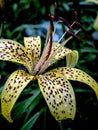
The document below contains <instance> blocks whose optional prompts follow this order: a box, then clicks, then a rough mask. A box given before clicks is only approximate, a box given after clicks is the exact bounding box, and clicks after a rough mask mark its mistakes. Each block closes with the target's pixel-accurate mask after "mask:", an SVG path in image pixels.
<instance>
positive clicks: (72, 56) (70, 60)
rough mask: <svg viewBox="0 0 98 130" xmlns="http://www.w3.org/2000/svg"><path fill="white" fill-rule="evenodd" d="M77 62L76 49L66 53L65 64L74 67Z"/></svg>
mask: <svg viewBox="0 0 98 130" xmlns="http://www.w3.org/2000/svg"><path fill="white" fill-rule="evenodd" d="M77 62H78V51H76V50H74V51H72V52H71V53H69V54H68V55H66V66H67V67H75V65H76V64H77Z"/></svg>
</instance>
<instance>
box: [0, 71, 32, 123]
mask: <svg viewBox="0 0 98 130" xmlns="http://www.w3.org/2000/svg"><path fill="white" fill-rule="evenodd" d="M33 78H34V77H33V76H31V75H30V74H28V73H26V72H25V71H24V70H17V71H15V72H13V73H12V74H11V75H10V77H9V78H8V80H7V81H6V83H5V85H4V88H3V91H2V95H1V109H2V114H3V116H4V117H5V118H6V119H7V120H8V121H9V122H13V120H12V119H11V115H10V114H11V110H12V108H13V106H14V104H15V102H16V100H17V98H18V97H19V95H20V93H21V92H22V91H23V89H24V88H25V87H26V85H27V84H28V83H29V82H30V81H31V80H33Z"/></svg>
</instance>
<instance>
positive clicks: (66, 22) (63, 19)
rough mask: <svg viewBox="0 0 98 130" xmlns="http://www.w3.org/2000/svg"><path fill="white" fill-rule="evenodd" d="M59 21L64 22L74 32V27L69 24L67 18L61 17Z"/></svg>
mask: <svg viewBox="0 0 98 130" xmlns="http://www.w3.org/2000/svg"><path fill="white" fill-rule="evenodd" d="M59 19H60V20H61V21H62V22H64V23H65V25H66V26H67V27H68V28H69V29H70V30H72V26H71V25H70V24H69V22H68V21H67V20H66V19H65V18H63V17H59Z"/></svg>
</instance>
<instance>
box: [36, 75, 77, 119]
mask: <svg viewBox="0 0 98 130" xmlns="http://www.w3.org/2000/svg"><path fill="white" fill-rule="evenodd" d="M38 83H39V86H40V89H41V91H42V93H43V96H44V98H45V100H46V102H47V104H48V107H49V109H50V112H51V114H52V115H53V116H54V118H55V119H56V120H65V119H67V118H71V119H73V118H74V116H75V112H76V103H75V95H74V91H73V88H72V86H71V84H70V83H69V81H68V80H67V79H66V78H64V77H63V76H61V75H59V74H55V73H54V72H47V73H45V74H44V75H40V76H39V78H38Z"/></svg>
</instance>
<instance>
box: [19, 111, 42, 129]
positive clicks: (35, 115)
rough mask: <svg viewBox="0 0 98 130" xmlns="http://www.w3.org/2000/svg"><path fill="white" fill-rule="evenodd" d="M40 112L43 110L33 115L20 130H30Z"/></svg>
mask: <svg viewBox="0 0 98 130" xmlns="http://www.w3.org/2000/svg"><path fill="white" fill-rule="evenodd" d="M42 112H43V109H41V110H40V111H39V112H37V113H36V114H34V116H32V117H31V118H30V120H29V121H28V122H27V123H26V124H25V125H23V127H22V128H21V129H20V130H30V129H31V128H32V127H33V125H34V124H35V122H36V121H37V119H38V118H39V116H40V115H41V114H42Z"/></svg>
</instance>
